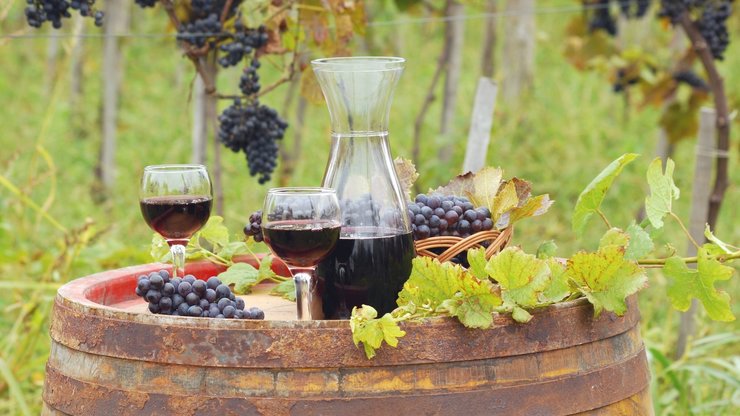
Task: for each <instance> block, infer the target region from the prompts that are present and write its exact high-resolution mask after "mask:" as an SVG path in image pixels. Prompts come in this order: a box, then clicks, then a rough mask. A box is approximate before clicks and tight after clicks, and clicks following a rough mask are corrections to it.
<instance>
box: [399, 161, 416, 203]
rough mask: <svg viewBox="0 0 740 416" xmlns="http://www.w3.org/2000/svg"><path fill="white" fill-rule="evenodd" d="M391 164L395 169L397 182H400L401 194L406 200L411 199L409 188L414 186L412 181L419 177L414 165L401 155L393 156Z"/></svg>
mask: <svg viewBox="0 0 740 416" xmlns="http://www.w3.org/2000/svg"><path fill="white" fill-rule="evenodd" d="M393 166H394V167H395V169H396V175H397V176H398V182H399V183H400V184H401V191H402V192H403V195H404V196H405V197H406V200H407V201H411V190H412V189H413V187H414V182H416V180H417V179H418V178H419V173H418V172H417V171H416V166H414V163H413V162H411V161H410V160H408V159H404V158H402V157H397V158H395V159H394V160H393Z"/></svg>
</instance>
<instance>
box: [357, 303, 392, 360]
mask: <svg viewBox="0 0 740 416" xmlns="http://www.w3.org/2000/svg"><path fill="white" fill-rule="evenodd" d="M377 316H378V311H376V310H375V308H373V307H372V306H368V305H362V307H361V308H357V307H355V308H353V309H352V317H351V318H350V320H349V326H350V329H351V330H352V341H353V342H354V343H355V346H359V343H362V346H363V348H364V350H365V355H366V356H367V358H373V357H375V350H376V349H378V348H380V345H381V344H382V343H383V341H385V342H386V343H387V344H388V345H390V346H391V347H396V346H397V345H398V338H400V337H403V336H404V335H406V332H405V331H403V330H401V328H399V326H398V323H396V321H395V320H394V319H393V317H392V316H391V314H389V313H387V314H385V315H383V317H382V318H379V319H378V318H377Z"/></svg>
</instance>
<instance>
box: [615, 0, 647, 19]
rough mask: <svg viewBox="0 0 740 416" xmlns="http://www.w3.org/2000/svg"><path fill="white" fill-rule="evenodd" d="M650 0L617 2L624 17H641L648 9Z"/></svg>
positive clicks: (619, 0) (618, 0)
mask: <svg viewBox="0 0 740 416" xmlns="http://www.w3.org/2000/svg"><path fill="white" fill-rule="evenodd" d="M650 3H652V1H651V0H617V4H619V9H620V10H621V11H622V14H623V15H624V16H625V17H638V18H639V17H643V16H645V14H646V13H647V11H648V9H649V8H650Z"/></svg>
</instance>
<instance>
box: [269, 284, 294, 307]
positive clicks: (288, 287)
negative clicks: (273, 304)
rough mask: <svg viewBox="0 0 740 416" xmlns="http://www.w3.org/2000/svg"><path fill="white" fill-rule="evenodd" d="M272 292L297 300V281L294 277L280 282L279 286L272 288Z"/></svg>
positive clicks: (284, 297) (290, 299)
mask: <svg viewBox="0 0 740 416" xmlns="http://www.w3.org/2000/svg"><path fill="white" fill-rule="evenodd" d="M270 294H271V295H273V296H280V297H281V298H283V299H287V300H289V301H291V302H295V281H294V280H293V279H288V280H285V281H283V282H281V283H278V284H277V286H275V287H273V288H272V290H271V291H270Z"/></svg>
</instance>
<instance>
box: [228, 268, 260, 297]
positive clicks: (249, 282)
mask: <svg viewBox="0 0 740 416" xmlns="http://www.w3.org/2000/svg"><path fill="white" fill-rule="evenodd" d="M259 275H260V272H259V270H257V269H255V268H254V266H252V265H251V264H248V263H234V264H233V265H231V267H229V268H228V269H227V270H226V271H224V272H221V273H220V274H219V275H218V278H219V280H221V282H223V283H224V284H225V285H234V292H236V293H238V294H243V293H249V292H251V290H252V286H254V285H255V284H257V283H258V282H259Z"/></svg>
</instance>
